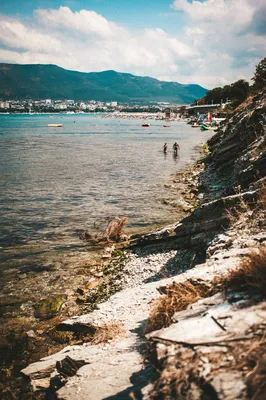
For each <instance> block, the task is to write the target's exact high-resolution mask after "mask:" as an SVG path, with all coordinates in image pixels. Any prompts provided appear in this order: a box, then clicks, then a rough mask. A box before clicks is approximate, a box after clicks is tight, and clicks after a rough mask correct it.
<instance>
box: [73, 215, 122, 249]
mask: <svg viewBox="0 0 266 400" xmlns="http://www.w3.org/2000/svg"><path fill="white" fill-rule="evenodd" d="M127 221H128V218H127V217H121V218H115V219H112V220H109V222H108V225H107V227H106V229H105V230H104V231H103V232H100V233H98V234H96V235H94V234H92V233H91V232H89V231H84V232H82V233H81V235H80V236H79V237H80V239H81V240H86V241H88V242H91V243H93V244H95V245H98V244H101V243H103V242H106V241H108V242H109V241H111V240H114V241H119V240H121V239H122V238H123V234H124V229H125V226H126V224H127Z"/></svg>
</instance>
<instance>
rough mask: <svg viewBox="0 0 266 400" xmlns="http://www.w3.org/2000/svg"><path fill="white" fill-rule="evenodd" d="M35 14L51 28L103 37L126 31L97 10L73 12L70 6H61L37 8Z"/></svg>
mask: <svg viewBox="0 0 266 400" xmlns="http://www.w3.org/2000/svg"><path fill="white" fill-rule="evenodd" d="M35 16H36V18H37V20H38V21H39V22H40V23H42V24H45V25H47V26H49V28H51V27H52V28H56V29H58V28H61V29H64V30H68V31H71V32H73V31H74V32H75V31H76V32H78V33H83V34H93V35H97V36H99V37H103V38H108V37H110V36H111V37H112V36H118V35H119V34H122V33H123V31H124V30H123V29H122V28H121V27H119V26H118V25H117V24H115V23H114V22H109V21H108V20H107V19H106V18H104V17H103V16H102V15H99V14H97V13H96V12H95V11H87V10H81V11H79V12H78V11H77V12H72V11H71V10H70V8H68V7H60V8H59V9H58V10H43V9H39V10H36V11H35Z"/></svg>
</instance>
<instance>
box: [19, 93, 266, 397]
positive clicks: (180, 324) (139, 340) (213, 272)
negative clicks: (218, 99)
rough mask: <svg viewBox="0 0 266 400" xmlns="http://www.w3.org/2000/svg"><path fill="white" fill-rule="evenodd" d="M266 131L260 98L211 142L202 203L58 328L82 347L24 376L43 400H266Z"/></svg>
mask: <svg viewBox="0 0 266 400" xmlns="http://www.w3.org/2000/svg"><path fill="white" fill-rule="evenodd" d="M265 121H266V93H265V92H263V93H260V94H258V95H257V96H256V97H254V98H251V99H249V100H248V101H247V102H246V103H245V104H243V105H242V106H241V108H240V109H239V110H236V111H235V112H234V114H233V115H232V116H231V117H230V119H229V120H227V121H226V122H225V124H224V126H223V127H222V128H221V129H220V131H219V132H217V133H216V134H215V135H214V136H213V137H212V138H211V140H210V141H209V143H208V145H209V150H210V154H209V155H208V156H207V157H206V158H205V159H202V160H200V163H201V164H202V163H204V165H205V168H204V170H203V171H202V172H200V173H195V174H194V178H193V179H194V180H196V183H197V187H196V189H195V191H196V192H198V193H201V194H202V196H201V197H203V200H201V204H200V205H199V206H198V207H197V208H196V209H195V210H194V211H193V212H192V213H191V214H190V215H188V216H187V217H186V218H184V219H183V220H182V221H180V222H178V223H177V224H176V225H175V226H172V227H168V228H166V229H164V230H161V231H160V232H153V233H151V234H149V235H145V236H143V237H141V238H140V240H138V242H137V243H136V242H134V247H133V248H131V249H130V250H129V249H127V250H126V251H125V252H124V256H123V266H122V267H121V268H120V269H119V273H117V274H116V275H115V285H116V287H119V288H120V290H119V291H118V292H117V293H116V294H114V295H112V296H111V297H110V298H109V299H108V300H107V301H105V302H103V303H101V304H98V306H97V308H96V309H94V310H93V311H92V312H90V313H87V314H85V315H82V316H79V317H72V318H70V319H68V320H66V321H63V322H61V323H60V324H59V325H58V326H57V329H58V330H59V331H61V332H72V333H75V334H79V335H80V336H79V338H80V342H75V345H70V346H67V347H65V348H64V349H63V350H62V351H60V352H58V353H56V354H53V355H50V356H48V357H46V358H44V359H42V360H40V361H39V362H36V363H34V364H31V365H29V366H28V367H27V368H25V369H24V370H23V371H22V373H23V375H24V376H25V377H27V378H28V379H29V380H30V387H31V390H32V391H33V392H34V393H35V395H36V396H37V397H36V398H41V396H43V394H44V393H46V395H47V393H48V398H57V399H71V400H75V399H79V400H82V399H84V400H85V399H86V400H89V399H92V400H97V399H195V400H196V399H206V400H207V399H219V400H229V399H231V400H235V399H253V400H262V399H264V398H265V390H266V387H265V381H266V380H265V377H266V369H265V362H266V361H265V360H266V342H265V335H264V332H265V325H266V302H265V297H266V292H265V283H266V250H265V249H266V231H265V227H266V223H265V210H266V190H265V183H264V181H265V175H266V163H265V157H266V136H265V133H266V131H265ZM111 282H112V283H114V280H113V281H111ZM93 290H95V289H91V290H89V291H88V292H87V293H85V294H84V297H85V301H87V302H89V300H90V299H93V298H95V292H93ZM92 292H93V293H92ZM38 396H39V397H38ZM49 396H50V397H49Z"/></svg>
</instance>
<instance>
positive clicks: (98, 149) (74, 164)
mask: <svg viewBox="0 0 266 400" xmlns="http://www.w3.org/2000/svg"><path fill="white" fill-rule="evenodd" d="M48 123H62V124H63V127H62V128H48V127H47V124H48ZM151 123H152V125H151V126H150V127H149V128H143V127H142V126H141V124H142V122H141V120H123V119H105V118H99V117H96V116H93V115H60V116H59V115H57V116H55V117H53V118H51V117H49V116H48V115H0V176H1V184H0V185H1V186H0V190H1V194H0V207H1V226H0V246H1V247H2V250H3V249H5V248H7V247H8V246H16V245H19V244H23V243H29V242H31V241H34V242H35V243H36V241H37V242H38V241H40V242H42V241H45V240H47V239H49V240H51V239H54V240H58V238H59V237H63V238H64V240H65V239H67V238H68V237H73V235H75V234H76V232H77V231H78V230H83V229H91V228H92V226H93V224H95V223H96V224H99V225H100V226H101V225H105V223H106V218H107V217H115V216H123V215H125V216H127V217H128V219H129V227H128V228H129V229H131V230H133V231H134V230H137V229H138V228H139V227H145V226H151V225H153V224H154V225H156V224H159V223H163V222H166V221H169V220H171V213H172V211H171V210H170V209H169V208H167V207H165V206H163V205H162V202H161V200H162V198H164V196H165V188H164V187H163V185H164V184H165V183H167V181H168V180H169V177H170V175H171V174H172V173H174V172H175V171H177V170H178V169H180V168H182V167H184V165H185V164H186V163H187V162H189V161H190V160H191V157H192V156H193V154H194V152H195V150H194V147H195V145H196V144H198V143H200V142H203V141H205V140H206V139H207V136H206V132H201V131H200V130H193V129H191V127H190V126H189V125H186V124H185V123H181V122H172V123H171V127H170V128H163V126H162V125H163V122H162V121H152V122H151ZM175 141H177V142H178V143H179V144H180V147H181V152H180V157H179V158H178V159H176V158H174V157H173V153H172V151H171V150H172V144H173V143H174V142H175ZM165 142H168V144H169V149H170V151H169V152H168V154H167V156H165V155H164V154H163V151H162V147H163V144H164V143H165Z"/></svg>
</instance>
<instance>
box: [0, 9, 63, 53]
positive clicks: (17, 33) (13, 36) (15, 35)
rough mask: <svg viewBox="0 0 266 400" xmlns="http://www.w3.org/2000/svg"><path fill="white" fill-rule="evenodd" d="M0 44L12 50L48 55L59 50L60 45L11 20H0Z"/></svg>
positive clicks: (46, 36)
mask: <svg viewBox="0 0 266 400" xmlns="http://www.w3.org/2000/svg"><path fill="white" fill-rule="evenodd" d="M0 42H1V43H3V44H4V45H5V46H8V47H10V48H12V49H21V50H23V49H25V50H31V51H38V52H44V53H49V52H51V51H54V52H58V51H60V50H61V43H60V42H59V41H58V40H57V39H55V38H53V37H52V36H49V35H47V34H43V33H39V32H38V31H37V30H34V29H31V28H29V27H26V26H25V25H23V24H22V23H21V22H19V21H17V20H13V19H4V18H3V16H2V18H0Z"/></svg>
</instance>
